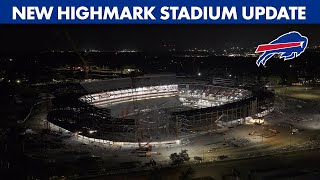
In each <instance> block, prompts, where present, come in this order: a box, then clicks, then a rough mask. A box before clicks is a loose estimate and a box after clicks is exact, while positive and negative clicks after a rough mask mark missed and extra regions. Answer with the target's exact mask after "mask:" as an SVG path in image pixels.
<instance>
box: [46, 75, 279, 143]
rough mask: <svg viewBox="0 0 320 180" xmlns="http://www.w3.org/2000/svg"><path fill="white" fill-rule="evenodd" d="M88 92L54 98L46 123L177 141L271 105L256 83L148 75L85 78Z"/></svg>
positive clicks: (102, 138) (85, 135)
mask: <svg viewBox="0 0 320 180" xmlns="http://www.w3.org/2000/svg"><path fill="white" fill-rule="evenodd" d="M81 85H82V86H83V87H84V88H85V89H86V90H87V92H88V94H85V95H83V96H81V97H77V98H75V99H73V100H71V101H70V102H69V103H56V104H54V108H53V109H52V111H51V112H49V114H48V122H47V125H48V127H50V128H55V129H57V130H59V131H69V132H72V133H74V134H75V135H77V136H78V137H79V138H82V139H85V140H88V141H96V142H101V143H109V144H121V145H126V144H128V145H133V144H137V143H138V142H140V141H141V142H148V143H150V144H179V143H180V140H181V139H183V137H185V136H189V135H194V134H198V133H201V132H208V131H215V130H217V129H219V128H224V127H231V126H237V125H241V124H243V123H245V121H246V118H247V117H262V116H265V115H266V114H268V113H269V112H270V111H271V110H272V107H273V101H274V95H273V93H272V92H269V91H267V90H265V89H264V88H263V87H262V86H261V85H257V84H254V85H253V84H250V83H247V84H244V83H243V84H236V83H230V80H225V79H214V80H212V79H211V80H204V79H197V78H190V77H177V76H175V75H171V74H170V75H149V76H141V77H134V78H121V79H111V80H91V81H86V82H83V83H81Z"/></svg>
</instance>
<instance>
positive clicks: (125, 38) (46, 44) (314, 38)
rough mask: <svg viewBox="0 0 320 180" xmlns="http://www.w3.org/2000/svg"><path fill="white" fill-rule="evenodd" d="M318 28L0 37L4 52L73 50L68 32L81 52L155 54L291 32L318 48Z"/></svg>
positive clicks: (14, 32)
mask: <svg viewBox="0 0 320 180" xmlns="http://www.w3.org/2000/svg"><path fill="white" fill-rule="evenodd" d="M319 29H320V25H11V26H9V25H7V26H2V27H1V30H0V34H1V41H2V44H3V47H4V48H2V49H1V51H2V52H21V51H22V52H39V51H43V50H48V49H72V46H71V42H70V41H69V40H68V38H66V35H65V34H66V32H67V33H68V34H70V36H71V38H72V39H73V41H74V42H75V44H76V45H77V46H78V47H79V49H89V48H90V49H99V50H113V49H121V48H137V49H140V50H147V51H156V50H157V49H159V47H160V45H161V42H163V41H166V42H172V43H174V44H176V47H177V49H184V48H194V47H197V48H214V49H217V48H228V47H229V46H241V47H255V46H256V45H257V44H259V43H269V42H270V41H272V40H273V39H275V38H277V37H278V36H280V35H281V34H283V33H286V32H288V31H292V30H296V31H299V32H300V33H302V34H303V35H305V36H307V37H309V44H310V45H314V44H317V45H318V44H320V42H319V40H320V33H319Z"/></svg>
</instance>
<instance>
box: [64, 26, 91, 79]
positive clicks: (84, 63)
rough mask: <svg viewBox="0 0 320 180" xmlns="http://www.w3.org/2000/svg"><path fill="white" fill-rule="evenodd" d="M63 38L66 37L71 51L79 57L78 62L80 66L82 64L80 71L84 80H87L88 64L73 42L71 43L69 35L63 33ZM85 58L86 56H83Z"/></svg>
mask: <svg viewBox="0 0 320 180" xmlns="http://www.w3.org/2000/svg"><path fill="white" fill-rule="evenodd" d="M64 34H65V36H66V37H67V39H68V41H69V42H70V43H71V46H72V49H73V51H74V52H75V53H76V54H77V55H78V56H79V58H80V60H81V64H82V69H83V71H84V73H85V77H84V78H85V79H87V78H88V73H89V67H88V63H87V61H86V60H85V58H84V57H83V56H82V55H81V52H80V51H79V49H78V48H77V46H76V44H75V42H74V41H73V39H72V38H71V36H70V34H69V33H68V32H67V31H64ZM84 55H85V56H86V55H88V54H84Z"/></svg>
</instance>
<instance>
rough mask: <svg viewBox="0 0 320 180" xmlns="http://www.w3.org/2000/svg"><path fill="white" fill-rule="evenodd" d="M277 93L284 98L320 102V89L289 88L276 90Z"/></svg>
mask: <svg viewBox="0 0 320 180" xmlns="http://www.w3.org/2000/svg"><path fill="white" fill-rule="evenodd" d="M274 90H275V92H276V93H277V94H279V95H282V96H287V97H292V98H297V99H301V100H315V101H319V100H320V87H306V86H289V87H277V88H274Z"/></svg>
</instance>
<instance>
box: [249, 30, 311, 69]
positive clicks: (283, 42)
mask: <svg viewBox="0 0 320 180" xmlns="http://www.w3.org/2000/svg"><path fill="white" fill-rule="evenodd" d="M307 46H308V38H307V37H305V36H302V35H301V34H300V33H299V32H296V31H292V32H289V33H286V34H283V35H282V36H280V37H278V38H277V39H276V40H274V41H272V42H270V43H269V44H262V45H259V46H258V48H257V50H256V52H255V53H263V54H261V55H260V57H259V59H258V60H257V62H256V64H257V65H258V66H260V64H262V65H265V64H266V62H267V61H268V60H269V59H270V58H271V57H272V56H273V55H275V54H279V55H280V59H281V58H283V59H284V60H285V61H286V60H290V59H293V58H296V57H298V56H300V55H301V54H302V53H303V52H304V51H305V49H306V47H307Z"/></svg>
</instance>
